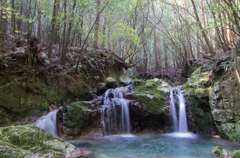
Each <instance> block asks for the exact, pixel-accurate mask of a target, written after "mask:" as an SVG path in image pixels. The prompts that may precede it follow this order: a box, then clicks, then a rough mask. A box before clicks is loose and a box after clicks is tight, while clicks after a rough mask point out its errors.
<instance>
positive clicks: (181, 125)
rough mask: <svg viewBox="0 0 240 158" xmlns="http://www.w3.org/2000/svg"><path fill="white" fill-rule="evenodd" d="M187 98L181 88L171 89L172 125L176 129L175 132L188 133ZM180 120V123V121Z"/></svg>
mask: <svg viewBox="0 0 240 158" xmlns="http://www.w3.org/2000/svg"><path fill="white" fill-rule="evenodd" d="M174 96H176V97H177V102H178V105H179V108H178V109H179V110H178V111H179V115H178V116H179V118H177V111H176V107H175V106H176V105H175V99H176V98H174ZM185 102H186V101H185V98H184V95H183V93H182V91H181V90H180V89H179V88H174V89H171V91H170V111H171V116H172V120H173V121H172V123H173V127H174V132H181V133H186V132H188V125H187V114H186V104H185ZM178 120H179V121H178Z"/></svg>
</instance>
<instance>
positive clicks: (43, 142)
mask: <svg viewBox="0 0 240 158" xmlns="http://www.w3.org/2000/svg"><path fill="white" fill-rule="evenodd" d="M79 150H80V149H76V147H75V146H73V145H72V144H69V143H67V142H65V141H63V140H61V139H59V138H56V137H53V136H52V135H51V134H50V133H49V132H47V131H44V130H43V129H40V128H38V127H36V126H34V125H31V124H29V125H23V126H9V127H3V128H0V157H5V158H11V157H18V158H37V157H38V158H43V157H53V158H64V157H72V158H73V157H80V156H83V153H85V157H94V155H93V153H92V152H91V151H89V152H88V154H86V151H85V152H80V151H79ZM80 153H81V154H80Z"/></svg>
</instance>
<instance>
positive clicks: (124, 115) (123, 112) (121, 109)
mask: <svg viewBox="0 0 240 158" xmlns="http://www.w3.org/2000/svg"><path fill="white" fill-rule="evenodd" d="M109 96H111V97H109ZM103 104H104V105H102V106H101V108H100V109H99V110H100V111H101V124H102V127H103V131H104V134H106V128H105V127H106V125H105V122H107V129H108V132H109V133H115V134H116V133H118V127H119V126H118V125H120V127H121V129H120V130H121V132H122V133H130V116H129V101H128V100H126V99H124V98H123V93H122V92H119V89H108V90H107V91H106V92H105V94H104V99H103ZM105 119H106V120H107V121H106V120H105Z"/></svg>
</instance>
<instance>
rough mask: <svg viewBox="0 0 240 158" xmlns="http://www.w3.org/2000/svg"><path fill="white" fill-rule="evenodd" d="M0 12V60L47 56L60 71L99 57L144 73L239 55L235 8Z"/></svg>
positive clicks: (52, 5) (108, 5)
mask: <svg viewBox="0 0 240 158" xmlns="http://www.w3.org/2000/svg"><path fill="white" fill-rule="evenodd" d="M0 11H1V12H0V55H3V54H5V53H8V52H11V51H21V50H25V52H26V53H27V54H28V59H31V58H33V57H35V56H37V55H38V54H39V53H41V52H43V51H47V52H46V55H47V57H48V58H49V59H52V58H54V53H55V54H57V56H58V58H56V60H57V61H58V62H59V64H61V65H65V64H66V56H67V55H68V53H69V52H70V51H71V50H74V52H75V53H79V54H84V53H87V52H88V51H90V50H91V51H92V50H93V51H95V50H98V49H105V50H109V52H113V53H115V54H116V55H118V56H119V57H120V58H121V59H122V60H123V61H124V62H126V63H128V64H129V67H131V66H136V68H137V69H138V70H141V71H147V70H153V69H155V70H157V69H160V68H168V67H175V68H178V67H181V66H183V65H185V64H187V62H188V61H189V60H202V59H204V58H208V59H212V58H218V57H219V56H221V55H222V54H224V53H225V52H230V51H231V50H233V49H235V50H237V49H238V48H239V47H238V45H239V44H238V40H239V36H240V24H239V22H240V4H239V1H238V0H180V1H179V0H178V1H177V0H170V1H169V0H117V1H116V0H54V1H49V0H48V1H47V0H2V1H1V2H0ZM24 40H26V44H25V45H24V44H22V43H24ZM80 56H81V55H80ZM79 58H80V57H79ZM31 62H32V61H31V60H29V62H28V64H29V66H31V64H32V63H31ZM78 62H79V60H78Z"/></svg>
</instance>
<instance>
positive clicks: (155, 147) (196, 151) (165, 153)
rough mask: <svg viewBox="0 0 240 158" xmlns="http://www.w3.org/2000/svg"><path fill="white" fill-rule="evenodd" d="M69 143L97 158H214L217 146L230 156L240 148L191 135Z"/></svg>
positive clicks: (117, 138) (203, 136)
mask: <svg viewBox="0 0 240 158" xmlns="http://www.w3.org/2000/svg"><path fill="white" fill-rule="evenodd" d="M69 142H70V143H72V144H74V145H75V146H77V147H79V148H84V149H89V150H91V151H93V153H94V154H95V156H96V158H212V155H211V149H212V148H213V147H215V146H221V147H223V148H224V149H226V150H228V151H229V152H230V153H232V152H233V151H235V150H239V149H240V146H239V145H236V144H233V143H231V142H229V141H227V140H224V139H221V138H214V137H213V136H210V135H194V134H191V133H169V134H157V135H131V134H127V135H112V136H106V137H103V138H101V139H79V140H71V141H69Z"/></svg>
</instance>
